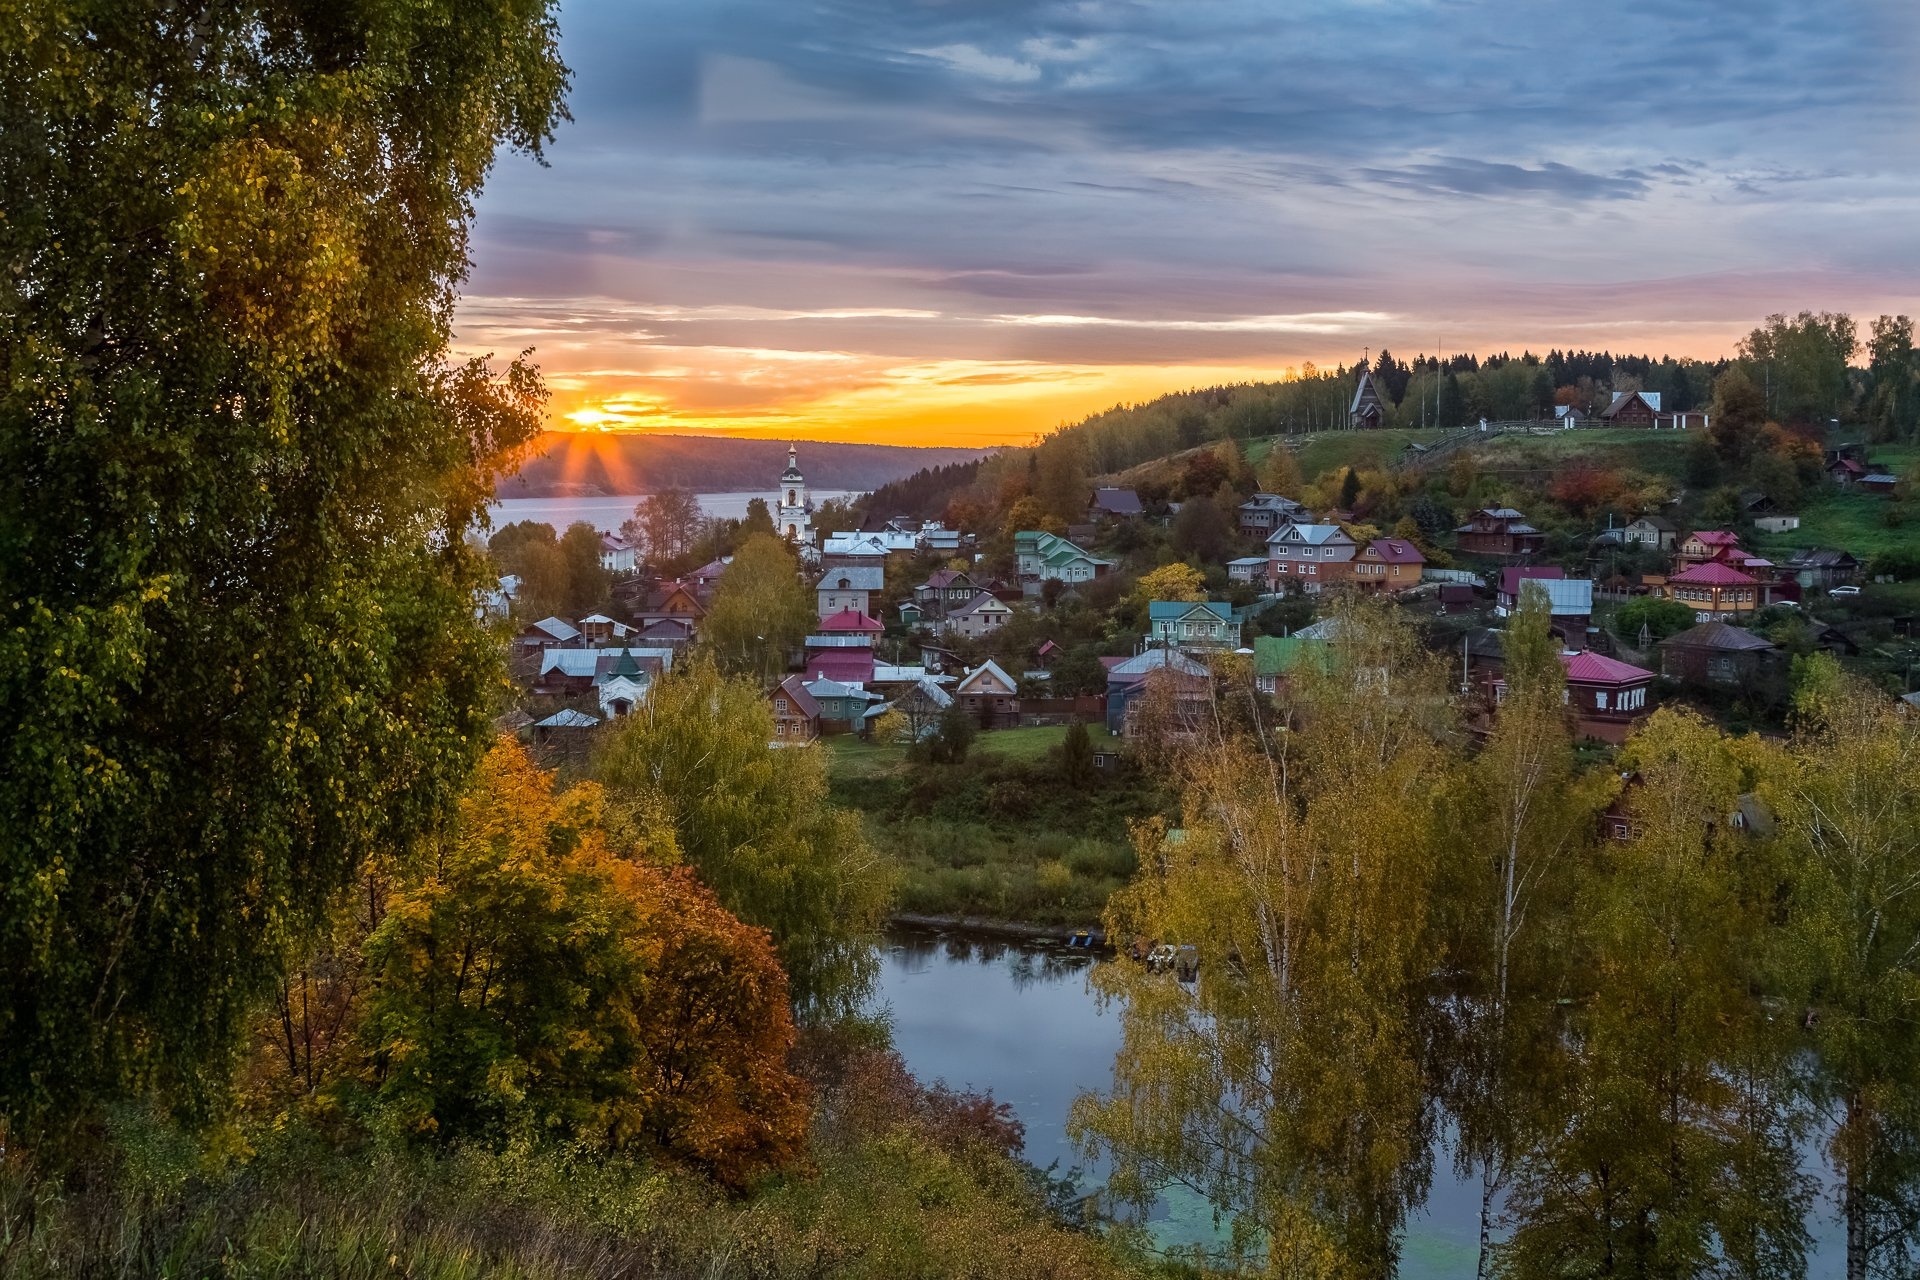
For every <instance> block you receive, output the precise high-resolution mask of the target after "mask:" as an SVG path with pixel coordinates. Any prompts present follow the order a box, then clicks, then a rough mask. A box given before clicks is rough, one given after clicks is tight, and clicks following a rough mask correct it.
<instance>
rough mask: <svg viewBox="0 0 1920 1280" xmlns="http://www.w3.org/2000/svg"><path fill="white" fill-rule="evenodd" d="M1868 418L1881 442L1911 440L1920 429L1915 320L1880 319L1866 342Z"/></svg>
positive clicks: (1918, 369)
mask: <svg viewBox="0 0 1920 1280" xmlns="http://www.w3.org/2000/svg"><path fill="white" fill-rule="evenodd" d="M1867 419H1868V421H1870V422H1871V423H1872V424H1873V428H1874V435H1875V437H1876V438H1877V439H1881V440H1910V439H1912V438H1913V436H1914V433H1915V431H1916V429H1920V363H1916V362H1915V360H1914V353H1913V321H1912V320H1911V319H1910V318H1909V317H1907V316H1881V317H1880V318H1879V319H1877V320H1875V321H1874V322H1873V337H1872V338H1871V339H1870V340H1869V342H1868V343H1867Z"/></svg>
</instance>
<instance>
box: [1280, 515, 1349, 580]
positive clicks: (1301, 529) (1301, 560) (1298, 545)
mask: <svg viewBox="0 0 1920 1280" xmlns="http://www.w3.org/2000/svg"><path fill="white" fill-rule="evenodd" d="M1355 553H1356V548H1355V547H1354V544H1353V539H1352V538H1351V537H1349V536H1347V531H1346V530H1345V529H1342V528H1341V527H1340V526H1339V525H1337V524H1288V525H1282V526H1281V527H1280V528H1279V529H1276V530H1275V531H1274V533H1273V535H1272V536H1271V537H1269V538H1268V539H1267V582H1268V584H1269V585H1270V586H1271V587H1272V589H1273V590H1276V591H1278V590H1281V589H1282V586H1283V584H1284V585H1285V586H1287V587H1292V588H1297V589H1298V590H1299V591H1301V592H1303V593H1304V594H1306V595H1318V594H1319V593H1320V592H1322V591H1324V590H1326V589H1327V588H1328V587H1335V586H1339V585H1340V584H1341V583H1342V582H1345V581H1346V579H1347V571H1348V570H1349V569H1350V568H1352V564H1353V557H1354V555H1355Z"/></svg>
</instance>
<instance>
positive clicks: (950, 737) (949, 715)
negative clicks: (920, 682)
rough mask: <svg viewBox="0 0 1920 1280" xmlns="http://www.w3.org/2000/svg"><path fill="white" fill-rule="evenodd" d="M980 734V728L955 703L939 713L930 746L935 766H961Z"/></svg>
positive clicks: (962, 708)
mask: <svg viewBox="0 0 1920 1280" xmlns="http://www.w3.org/2000/svg"><path fill="white" fill-rule="evenodd" d="M979 733H980V726H979V725H978V724H976V723H974V719H973V717H972V716H970V715H968V714H967V712H966V708H964V707H962V706H961V705H960V704H959V703H957V702H955V703H952V704H950V705H948V707H947V708H946V710H944V711H942V712H941V713H940V719H939V721H938V722H937V727H936V728H935V731H934V740H933V742H932V744H931V746H932V751H931V753H930V754H931V755H932V757H933V762H934V763H935V764H961V763H963V762H964V761H965V760H966V758H967V752H968V751H970V750H972V748H973V740H974V738H975V737H977V736H978V735H979Z"/></svg>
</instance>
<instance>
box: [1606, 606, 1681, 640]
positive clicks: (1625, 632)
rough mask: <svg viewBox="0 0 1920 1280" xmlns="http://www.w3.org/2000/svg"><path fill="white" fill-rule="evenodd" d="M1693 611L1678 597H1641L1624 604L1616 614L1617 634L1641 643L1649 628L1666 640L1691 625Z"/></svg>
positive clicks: (1614, 624) (1615, 630) (1653, 634)
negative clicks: (1644, 633)
mask: <svg viewBox="0 0 1920 1280" xmlns="http://www.w3.org/2000/svg"><path fill="white" fill-rule="evenodd" d="M1693 622H1694V617H1693V610H1691V609H1689V608H1688V607H1687V606H1686V605H1685V604H1683V603H1682V602H1681V601H1678V600H1660V599H1656V598H1655V597H1653V596H1638V597H1636V598H1634V599H1632V600H1629V601H1627V602H1626V603H1625V604H1623V605H1621V606H1620V608H1619V609H1617V610H1615V612H1614V615H1613V633H1614V634H1615V635H1617V636H1619V637H1620V638H1621V639H1622V640H1626V641H1629V642H1632V643H1638V641H1639V636H1640V629H1641V628H1642V627H1645V628H1646V629H1647V631H1648V632H1649V633H1650V634H1651V635H1652V637H1653V639H1655V640H1665V639H1666V638H1667V637H1668V636H1673V635H1678V634H1680V633H1681V632H1682V631H1685V630H1686V629H1687V628H1688V627H1691V626H1692V625H1693Z"/></svg>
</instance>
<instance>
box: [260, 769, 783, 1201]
mask: <svg viewBox="0 0 1920 1280" xmlns="http://www.w3.org/2000/svg"><path fill="white" fill-rule="evenodd" d="M638 852H640V853H644V851H638ZM372 900H373V901H374V909H373V911H372V913H371V917H370V918H368V917H364V916H362V917H359V918H363V919H366V921H367V924H368V925H369V926H370V929H369V931H368V932H366V933H365V934H364V940H363V941H362V942H361V943H360V944H359V946H358V948H357V954H356V948H355V947H354V946H353V945H352V944H347V945H344V946H342V945H338V944H336V946H335V948H334V950H333V952H332V953H331V955H332V959H331V962H330V964H329V965H327V966H324V968H325V969H326V971H328V972H331V973H333V974H335V975H338V979H339V980H338V981H332V982H329V981H313V980H309V979H303V980H302V981H301V983H300V984H299V985H298V986H290V987H289V990H288V993H287V999H286V1000H283V1002H282V1008H281V1009H280V1010H279V1011H278V1013H277V1015H276V1017H275V1018H274V1019H273V1023H272V1026H271V1027H270V1028H269V1029H268V1030H267V1032H266V1034H265V1036H264V1039H265V1040H266V1041H268V1042H270V1043H271V1044H272V1048H271V1049H270V1050H268V1051H267V1052H266V1053H265V1054H264V1055H263V1058H264V1060H265V1061H266V1062H268V1063H271V1064H272V1066H271V1069H269V1070H268V1071H267V1072H266V1074H267V1075H268V1076H269V1077H274V1076H278V1074H279V1067H280V1066H281V1064H282V1063H284V1064H285V1065H286V1066H287V1067H288V1068H289V1071H288V1072H287V1074H286V1076H285V1077H284V1078H283V1092H284V1093H286V1094H288V1095H290V1096H292V1097H294V1098H301V1097H302V1096H303V1095H304V1100H305V1101H307V1102H308V1103H310V1104H311V1105H313V1106H315V1107H316V1108H318V1109H320V1110H322V1111H326V1110H329V1109H335V1108H341V1107H346V1108H349V1109H350V1108H351V1107H352V1106H353V1104H354V1103H355V1102H356V1101H358V1102H361V1103H371V1104H372V1105H371V1107H370V1108H369V1110H370V1113H371V1115H372V1117H373V1119H374V1123H375V1124H376V1125H379V1126H383V1127H388V1128H393V1129H397V1130H398V1131H400V1132H402V1133H405V1134H410V1135H414V1136H416V1137H420V1138H441V1139H451V1138H461V1139H481V1140H486V1139H492V1138H498V1137H501V1136H504V1135H508V1134H529V1135H537V1136H549V1137H560V1138H567V1139H586V1140H590V1141H593V1142H597V1143H603V1144H605V1145H607V1146H608V1147H612V1148H627V1149H640V1150H643V1151H651V1152H655V1153H658V1154H662V1155H666V1156H670V1157H674V1158H678V1159H680V1160H684V1161H686V1162H688V1163H690V1164H692V1165H695V1166H697V1167H699V1168H701V1169H703V1170H705V1171H707V1172H709V1173H711V1174H712V1175H713V1176H714V1177H715V1178H717V1179H718V1180H719V1181H721V1182H723V1183H725V1184H727V1185H730V1186H741V1185H744V1184H746V1183H747V1182H749V1181H751V1180H752V1179H753V1178H754V1177H755V1176H756V1175H758V1174H759V1173H761V1172H764V1171H765V1170H767V1169H770V1168H773V1167H775V1166H778V1165H780V1164H783V1163H786V1162H788V1161H790V1160H792V1159H793V1158H794V1157H796V1156H797V1155H798V1154H799V1152H800V1151H801V1149H802V1145H803V1142H804V1138H805V1128H806V1121H807V1101H806V1090H805V1088H804V1086H803V1085H802V1084H801V1082H800V1081H799V1080H798V1079H797V1078H796V1077H794V1076H793V1075H792V1074H791V1073H790V1072H789V1071H788V1069H787V1066H786V1060H787V1054H788V1052H789V1050H790V1049H791V1047H792V1043H793V1035H794V1032H793V1023H792V1019H791V1016H790V1014H789V1012H788V999H787V982H786V976H785V974H784V973H782V971H781V969H780V967H779V964H778V962H777V961H776V959H775V956H774V952H773V947H772V944H771V943H770V942H769V941H768V938H767V935H766V933H765V931H764V930H760V929H755V928H752V927H750V926H748V925H745V924H743V923H741V921H740V920H739V919H738V918H736V917H735V916H733V915H731V914H730V913H728V912H727V911H726V910H725V909H724V908H723V907H722V906H721V905H720V904H719V902H718V900H717V899H715V897H714V896H713V894H712V893H711V892H710V891H709V890H708V889H707V888H706V887H705V886H703V885H701V884H700V883H699V881H698V880H697V879H695V878H694V876H693V874H692V872H691V871H690V870H688V869H686V868H684V867H679V868H664V867H661V866H657V865H654V864H653V863H651V862H649V861H647V860H646V859H645V858H644V857H643V856H622V855H621V854H619V853H616V852H615V851H614V850H612V849H611V848H609V845H608V840H607V836H606V833H605V831H604V828H603V826H602V824H601V795H600V790H599V788H598V787H597V786H593V785H591V784H582V785H579V786H575V787H573V788H570V789H568V790H566V791H564V792H556V791H555V790H554V786H553V777H552V775H551V774H549V773H546V772H544V771H542V770H540V769H538V768H536V767H535V766H534V765H533V764H532V763H531V762H530V761H529V760H528V758H527V756H526V754H525V752H524V751H523V750H522V749H521V748H520V747H519V746H518V745H517V744H515V743H513V742H510V741H502V742H501V743H500V744H499V745H497V746H495V747H494V748H493V750H492V751H491V752H490V753H489V754H488V755H487V757H486V759H485V760H484V762H483V763H482V765H481V768H480V770H479V773H478V775H477V777H476V779H475V782H474V785H473V787H472V789H471V790H470V792H469V793H468V795H467V797H466V798H465V800H464V801H463V802H462V804H461V807H460V814H459V820H458V822H457V824H456V826H455V828H454V830H453V831H452V832H451V833H450V834H449V835H448V836H446V837H445V838H443V839H442V840H440V841H438V842H437V843H436V844H435V845H434V846H433V847H432V848H431V849H430V850H429V851H428V852H427V853H426V855H425V856H424V857H423V858H422V859H421V861H420V862H419V864H418V865H415V866H412V867H409V868H406V869H403V870H400V871H397V872H395V873H394V874H393V876H392V878H391V882H390V883H388V884H386V885H384V886H377V887H376V888H375V889H374V890H373V892H372ZM349 978H351V979H352V981H353V982H354V984H355V988H356V990H355V992H354V993H352V994H350V995H348V994H343V993H342V990H341V986H342V984H343V983H344V982H345V981H346V980H347V979H349ZM296 999H297V1000H298V1002H299V1007H298V1008H297V1009H296V1008H295V1007H294V1006H293V1001H294V1000H296ZM309 1007H318V1008H321V1009H326V1010H338V1011H340V1012H339V1014H338V1015H337V1016H336V1017H335V1019H334V1021H335V1023H336V1024H337V1023H341V1022H344V1023H346V1024H347V1026H348V1029H347V1030H346V1031H345V1032H344V1034H345V1036H346V1038H347V1040H348V1042H349V1043H348V1047H347V1048H346V1049H345V1051H344V1052H339V1051H336V1052H334V1053H333V1054H331V1055H329V1056H330V1060H331V1068H330V1069H326V1070H322V1069H317V1068H316V1067H315V1066H314V1065H313V1063H312V1060H311V1055H309V1056H308V1057H306V1058H303V1057H302V1055H301V1054H299V1053H298V1052H295V1051H293V1048H294V1046H296V1045H297V1043H298V1040H299V1037H296V1036H294V1035H293V1034H292V1032H291V1031H290V1028H294V1027H297V1026H300V1025H302V1024H303V1019H304V1018H305V1011H306V1010H307V1008H309ZM331 1039H334V1040H337V1039H338V1037H337V1036H335V1037H331ZM286 1086H290V1087H286Z"/></svg>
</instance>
